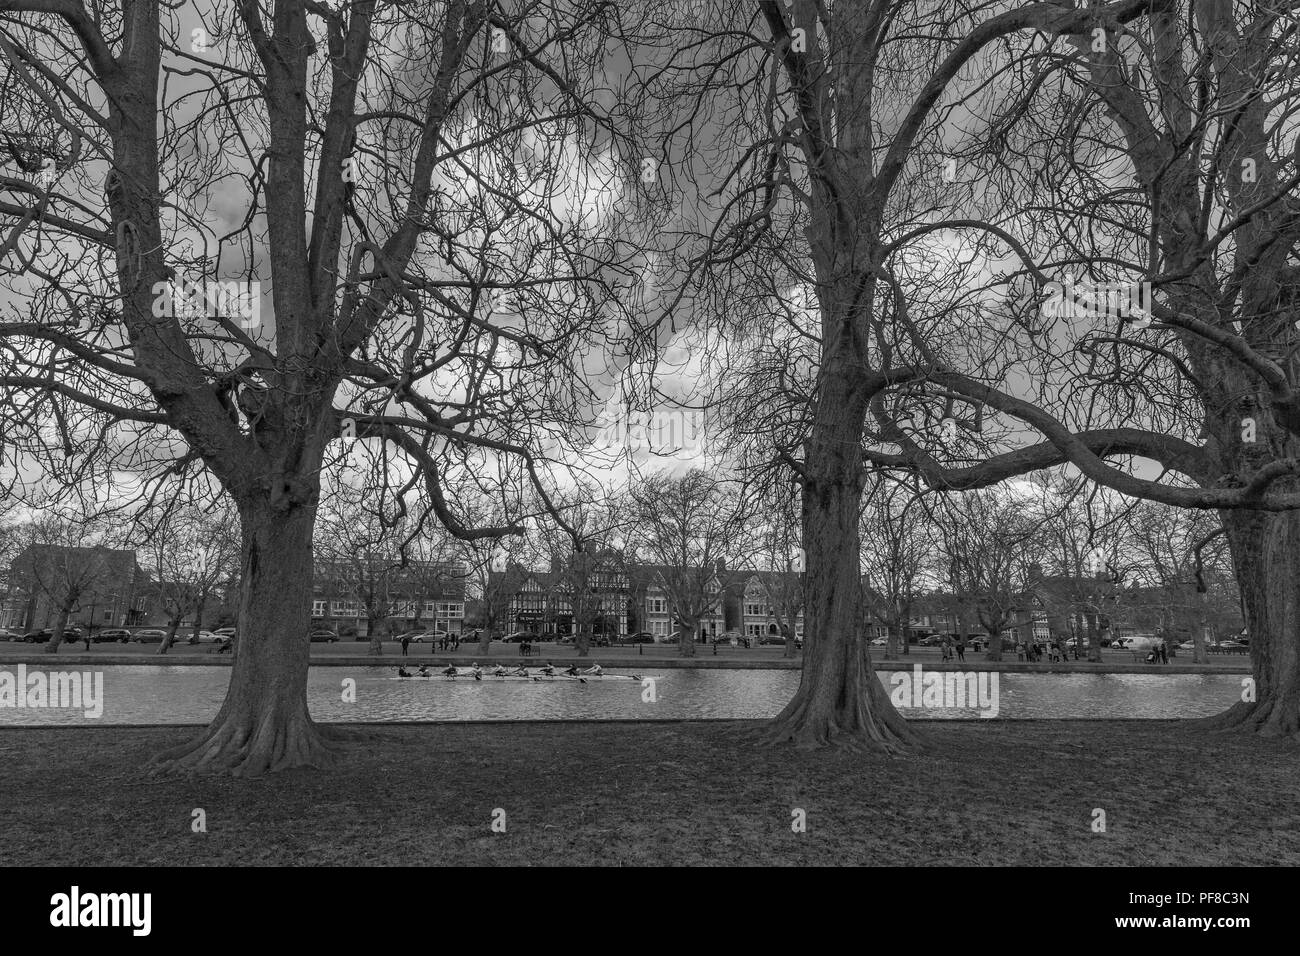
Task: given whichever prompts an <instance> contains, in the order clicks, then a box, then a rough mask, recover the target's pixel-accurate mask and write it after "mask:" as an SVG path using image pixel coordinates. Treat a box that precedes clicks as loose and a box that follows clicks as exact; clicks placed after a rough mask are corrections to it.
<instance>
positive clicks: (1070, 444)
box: [869, 0, 1300, 737]
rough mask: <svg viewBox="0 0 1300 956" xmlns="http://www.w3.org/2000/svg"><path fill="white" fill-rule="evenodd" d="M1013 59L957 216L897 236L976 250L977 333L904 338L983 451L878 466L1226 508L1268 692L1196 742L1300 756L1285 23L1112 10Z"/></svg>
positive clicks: (962, 329) (1291, 158) (953, 198)
mask: <svg viewBox="0 0 1300 956" xmlns="http://www.w3.org/2000/svg"><path fill="white" fill-rule="evenodd" d="M1034 9H1042V8H1041V7H1039V6H1038V5H1032V6H1030V7H1026V8H1025V10H1027V11H1030V10H1034ZM1009 43H1010V45H1009V47H1008V54H1009V55H1008V57H1007V60H1006V63H1007V66H1008V69H1007V71H1006V72H1005V73H1004V74H1003V76H1004V78H1005V80H1006V83H1004V84H1002V85H1001V86H1000V87H999V85H998V84H991V85H990V86H988V87H985V91H986V92H987V94H988V98H987V99H985V100H983V101H981V102H979V103H976V102H974V101H972V102H971V103H968V104H966V110H967V112H966V115H986V116H988V117H989V120H988V122H987V124H985V125H983V126H979V125H978V124H977V125H976V126H975V127H974V128H971V129H970V131H969V133H968V134H967V135H965V136H963V135H961V134H956V135H954V137H953V143H952V144H950V145H949V146H948V147H947V150H946V152H947V154H948V155H949V157H950V162H951V163H952V166H951V167H950V169H952V170H953V171H954V175H953V176H952V177H950V178H951V179H953V183H952V185H951V187H950V190H949V194H948V199H947V200H946V201H944V202H942V203H939V204H937V207H936V212H935V214H934V215H933V216H932V217H931V221H930V222H928V223H925V224H923V225H918V226H917V227H916V228H915V229H914V230H912V231H911V232H910V233H909V234H908V239H909V241H912V240H916V239H918V238H920V237H923V236H930V237H932V239H933V238H937V237H938V236H940V235H944V234H945V233H946V238H947V239H948V240H949V242H950V244H964V245H965V246H966V251H967V252H968V253H969V254H968V255H967V256H966V261H967V262H968V263H970V264H971V265H972V266H973V268H971V269H968V270H966V271H965V274H964V277H963V281H962V283H961V285H962V286H963V287H964V288H965V289H966V290H969V291H970V293H971V298H970V304H971V308H970V309H969V310H968V311H967V313H966V314H967V316H968V317H969V320H970V321H967V322H965V323H961V324H958V323H951V324H949V325H947V326H946V327H945V328H946V330H947V331H948V332H952V333H954V334H952V335H948V336H945V337H944V338H943V339H942V340H941V339H940V337H938V336H936V335H934V334H929V335H927V330H926V328H925V327H924V326H923V325H919V324H916V323H913V325H912V326H911V328H909V336H911V337H913V338H915V339H917V348H918V349H921V348H922V347H924V350H925V352H926V355H927V358H926V364H927V371H926V373H925V376H924V378H925V382H926V383H927V386H928V387H929V388H931V389H933V390H939V391H940V392H941V393H942V394H944V395H946V396H948V399H949V400H951V401H955V402H956V404H957V406H958V407H959V408H964V409H978V410H979V413H980V418H981V422H982V426H983V434H984V440H983V441H982V442H980V443H974V442H971V443H967V444H966V446H965V447H966V449H967V453H966V454H964V455H954V454H952V453H951V452H949V453H946V454H945V449H943V448H941V447H939V446H938V444H937V443H936V442H935V441H934V440H933V439H931V440H928V441H919V442H909V441H907V440H906V439H903V440H902V444H901V445H900V446H899V447H900V451H899V452H897V453H891V452H887V451H884V450H883V449H882V450H880V451H879V452H876V451H874V450H873V451H872V452H871V453H870V455H869V457H870V458H871V460H873V461H874V462H876V463H877V464H880V465H886V466H889V465H902V466H906V467H910V468H914V469H916V470H918V471H920V472H921V473H922V474H923V475H924V476H925V477H926V480H927V481H929V482H930V483H931V484H933V485H935V486H936V487H944V488H957V489H969V488H976V487H981V486H986V485H990V484H993V483H995V482H999V481H1003V480H1006V479H1008V478H1010V477H1013V476H1015V475H1020V474H1026V473H1028V472H1031V471H1034V470H1036V469H1041V468H1045V467H1050V466H1053V465H1056V464H1059V463H1064V462H1069V463H1070V464H1071V465H1073V466H1074V467H1075V468H1077V469H1078V471H1079V472H1080V473H1081V474H1082V475H1084V476H1085V477H1086V478H1088V479H1089V480H1091V481H1093V482H1096V483H1098V484H1101V485H1105V486H1107V487H1109V488H1113V489H1115V490H1117V491H1119V492H1121V493H1123V494H1125V495H1128V496H1130V497H1132V498H1144V499H1148V500H1151V501H1156V502H1160V503H1164V504H1168V505H1173V506H1177V507H1182V508H1191V509H1200V510H1211V511H1213V510H1217V511H1218V512H1219V513H1220V519H1221V521H1222V522H1223V524H1224V527H1225V529H1226V534H1227V538H1228V542H1229V544H1230V547H1231V552H1232V556H1233V562H1234V567H1235V572H1236V577H1237V580H1238V582H1239V584H1240V587H1241V592H1242V601H1243V606H1244V609H1245V613H1246V617H1247V622H1248V625H1249V628H1250V631H1251V634H1252V641H1251V658H1252V664H1253V668H1254V673H1255V683H1256V688H1257V695H1256V699H1255V700H1253V701H1248V702H1247V701H1243V702H1240V703H1238V704H1236V705H1234V707H1233V708H1232V709H1231V710H1229V711H1228V712H1227V713H1225V714H1224V715H1222V716H1221V717H1219V718H1216V719H1213V720H1211V721H1209V725H1210V726H1214V727H1241V728H1243V729H1246V730H1248V731H1258V732H1261V733H1265V734H1270V735H1283V736H1292V737H1294V736H1296V735H1297V734H1300V653H1297V641H1300V638H1298V637H1297V635H1298V634H1300V610H1297V609H1298V608H1300V584H1297V582H1300V547H1297V545H1296V542H1297V541H1300V512H1297V511H1296V508H1297V506H1298V505H1300V480H1298V479H1297V476H1298V475H1300V365H1298V364H1297V345H1298V344H1300V333H1298V332H1297V328H1298V326H1297V321H1296V316H1297V311H1296V309H1297V302H1298V301H1300V263H1298V262H1297V255H1298V253H1300V201H1298V200H1297V197H1296V188H1297V186H1298V185H1300V152H1298V147H1300V140H1297V139H1296V138H1295V133H1294V126H1293V124H1291V123H1290V121H1289V119H1287V118H1288V117H1290V116H1291V115H1293V114H1294V112H1295V110H1296V109H1297V107H1300V84H1297V83H1296V82H1295V74H1296V63H1297V59H1298V58H1300V38H1298V37H1297V34H1296V29H1295V21H1294V11H1293V10H1290V9H1289V5H1279V4H1276V3H1270V2H1259V3H1240V4H1226V3H1220V2H1215V0H1190V2H1161V3H1143V4H1123V3H1121V4H1107V5H1101V6H1093V7H1089V8H1085V9H1080V10H1079V11H1078V14H1077V16H1076V18H1075V19H1074V20H1073V22H1067V21H1066V19H1060V20H1057V22H1056V23H1055V24H1054V27H1053V28H1052V29H1045V30H1043V31H1040V32H1039V33H1036V34H1034V35H1028V34H1026V35H1019V36H1016V37H1009ZM995 89H996V90H997V92H996V93H995V92H993V90H995ZM959 207H960V208H959ZM957 237H960V238H957ZM902 245H903V243H902V242H901V241H896V242H895V243H894V247H895V249H901V248H902ZM998 297H1003V298H1004V300H1005V305H1006V308H1002V307H1000V306H997V305H996V303H995V301H994V300H996V299H997V298H998ZM888 405H889V402H885V401H882V403H881V409H882V411H881V414H880V415H878V416H877V422H878V425H879V434H880V436H881V437H882V438H883V439H885V440H889V439H890V436H891V435H892V434H893V433H892V431H891V429H890V427H889V425H890V420H891V419H890V416H889V415H887V414H885V413H884V411H883V409H884V408H886V407H888ZM963 417H967V418H970V417H974V416H973V414H967V415H964V416H963ZM1152 463H1154V464H1155V466H1157V467H1152Z"/></svg>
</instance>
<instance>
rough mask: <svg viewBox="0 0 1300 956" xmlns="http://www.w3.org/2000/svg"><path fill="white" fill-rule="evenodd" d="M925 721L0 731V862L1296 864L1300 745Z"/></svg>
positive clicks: (1097, 727) (1105, 726)
mask: <svg viewBox="0 0 1300 956" xmlns="http://www.w3.org/2000/svg"><path fill="white" fill-rule="evenodd" d="M921 726H922V727H923V729H924V732H925V733H926V735H927V737H928V739H929V747H928V750H927V751H926V752H925V753H924V755H921V756H913V757H908V758H903V759H892V760H891V759H888V758H884V757H862V756H859V755H853V754H846V753H839V752H819V753H807V752H798V751H794V750H790V749H786V748H779V749H773V748H767V747H761V746H756V743H757V740H756V729H755V726H754V725H751V724H746V723H683V724H618V725H610V724H606V725H601V724H549V725H547V724H523V725H511V726H504V725H445V724H444V725H427V726H411V727H378V728H372V729H368V730H365V731H361V730H358V731H357V733H358V734H360V735H362V736H360V737H359V738H358V739H357V740H356V741H354V742H350V743H347V744H344V745H343V749H344V759H343V761H342V763H341V765H340V767H339V768H338V769H337V770H334V771H330V772H313V771H294V772H290V773H284V774H280V775H276V776H273V777H271V778H269V779H264V780H257V781H233V780H228V779H208V778H200V779H194V780H161V781H156V780H149V779H147V778H146V777H145V776H144V774H143V773H142V768H143V766H144V765H145V763H146V762H147V760H148V759H149V757H150V756H151V755H152V754H153V753H154V752H156V751H157V750H159V749H161V748H162V747H164V746H167V745H170V744H172V743H175V742H180V741H183V740H185V739H186V738H187V737H188V736H189V735H192V734H193V730H192V729H188V730H187V729H165V730H158V729H141V730H120V729H104V730H95V729H71V730H53V729H40V730H10V731H0V760H2V761H3V764H2V765H3V767H4V772H3V774H0V835H2V836H0V865H6V866H11V865H32V864H54V865H92V864H109V865H114V864H130V865H149V864H162V863H165V864H183V865H232V864H283V865H338V864H348V865H370V864H387V863H394V864H395V863H402V864H513V865H530V864H531V865H536V864H615V865H617V864H645V865H659V864H697V865H710V864H796V865H809V864H933V865H943V864H1012V865H1014V864H1050V863H1063V864H1099V865H1106V864H1119V865H1124V864H1155V865H1161V864H1206V865H1243V864H1245V865H1278V864H1290V865H1296V864H1298V863H1300V750H1298V749H1297V747H1296V745H1295V744H1294V743H1286V742H1280V741H1270V740H1260V739H1258V738H1253V737H1245V736H1223V735H1208V734H1204V733H1200V732H1195V731H1192V730H1190V729H1189V728H1187V727H1186V726H1185V725H1182V724H1179V723H1173V722H1145V721H1144V722H1126V723H1119V722H1115V723H1110V722H1096V723H1088V722H1077V723H1076V722H1019V723H975V722H971V723H949V724H944V723H928V724H923V725H921ZM196 808H202V809H203V810H204V811H205V813H206V823H207V832H206V833H194V832H192V830H191V821H192V819H193V811H194V810H195V809H196ZM496 808H501V809H503V810H504V811H505V822H506V832H505V833H493V832H492V829H491V823H492V816H493V811H494V809H496ZM1097 808H1099V809H1102V810H1104V811H1105V815H1106V832H1104V833H1099V832H1093V821H1094V809H1097ZM796 809H801V810H803V811H805V813H806V819H807V832H805V833H795V832H793V831H792V829H791V823H792V820H793V819H794V817H793V815H792V812H793V811H794V810H796Z"/></svg>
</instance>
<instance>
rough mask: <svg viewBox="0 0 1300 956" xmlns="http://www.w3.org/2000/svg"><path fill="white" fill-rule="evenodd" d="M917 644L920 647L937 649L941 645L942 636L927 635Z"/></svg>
mask: <svg viewBox="0 0 1300 956" xmlns="http://www.w3.org/2000/svg"><path fill="white" fill-rule="evenodd" d="M917 643H918V644H920V645H921V646H922V647H938V646H939V645H940V644H942V643H943V635H942V634H927V635H926V636H925V637H923V638H921V640H919V641H918V642H917Z"/></svg>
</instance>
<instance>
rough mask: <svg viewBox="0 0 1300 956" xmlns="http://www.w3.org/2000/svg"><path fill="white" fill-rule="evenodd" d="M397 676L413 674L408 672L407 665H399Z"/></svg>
mask: <svg viewBox="0 0 1300 956" xmlns="http://www.w3.org/2000/svg"><path fill="white" fill-rule="evenodd" d="M397 676H398V677H410V676H411V675H410V674H408V673H407V672H406V668H405V667H399V668H398V669H397Z"/></svg>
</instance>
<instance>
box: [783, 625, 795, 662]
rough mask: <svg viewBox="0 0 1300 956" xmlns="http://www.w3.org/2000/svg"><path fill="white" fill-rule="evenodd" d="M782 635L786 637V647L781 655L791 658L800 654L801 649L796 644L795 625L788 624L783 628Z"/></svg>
mask: <svg viewBox="0 0 1300 956" xmlns="http://www.w3.org/2000/svg"><path fill="white" fill-rule="evenodd" d="M781 636H782V637H784V638H785V647H784V649H783V650H782V652H781V656H782V657H785V658H787V659H789V658H793V657H795V656H796V655H798V653H799V649H798V648H797V647H795V646H794V626H793V625H787V626H786V627H783V628H781Z"/></svg>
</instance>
